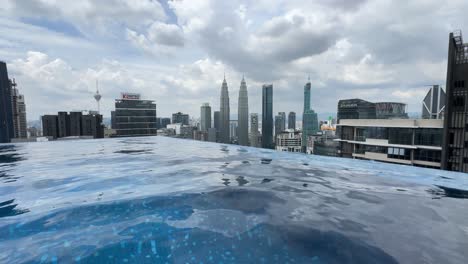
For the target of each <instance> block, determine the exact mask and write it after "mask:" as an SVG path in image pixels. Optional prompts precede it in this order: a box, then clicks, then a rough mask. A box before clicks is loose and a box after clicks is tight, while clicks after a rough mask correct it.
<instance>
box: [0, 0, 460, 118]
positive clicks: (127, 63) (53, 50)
mask: <svg viewBox="0 0 468 264" xmlns="http://www.w3.org/2000/svg"><path fill="white" fill-rule="evenodd" d="M467 11H468V1H461V0H453V1H450V3H444V4H443V5H441V3H440V1H435V0H424V1H423V0H410V1H402V0H397V1H389V0H375V1H367V0H347V1H345V0H315V1H299V0H277V1H266V0H257V1H253V0H252V1H250V0H232V1H216V0H174V1H168V2H166V1H164V2H158V1H150V0H102V1H91V0H82V1H71V0H62V1H50V0H47V1H46V0H5V1H2V4H1V5H0V36H1V37H0V60H4V61H6V62H7V63H8V69H9V74H10V77H11V78H15V79H16V81H17V83H18V84H19V86H18V87H19V88H20V89H21V91H22V92H23V93H24V95H25V97H26V100H27V107H28V119H31V120H34V119H38V118H39V116H40V115H43V114H47V113H55V112H57V111H62V110H80V109H94V108H96V104H95V102H94V101H93V96H92V95H93V93H94V90H95V87H94V86H95V85H94V84H95V80H96V79H99V83H100V90H101V93H102V95H103V99H102V103H101V110H102V112H103V114H104V116H110V111H111V110H112V109H113V102H114V99H115V98H117V97H118V96H119V94H120V92H123V91H129V92H138V93H141V94H142V95H143V97H145V98H149V99H154V100H156V102H157V104H158V115H159V116H170V114H171V113H173V112H177V111H182V112H187V113H189V114H190V115H193V116H195V117H198V116H199V112H200V106H201V104H202V103H204V102H209V103H210V104H211V105H212V107H213V108H214V109H217V108H219V94H220V88H221V82H222V78H223V73H224V72H225V73H226V78H227V81H228V85H229V90H230V97H231V112H232V113H233V114H235V113H236V112H237V97H238V91H239V86H240V80H241V78H242V75H243V74H244V75H245V76H246V81H247V86H248V90H249V103H250V105H249V106H250V112H257V113H260V112H261V98H260V96H261V85H262V84H263V83H273V85H274V111H275V112H289V111H296V112H298V113H300V112H301V110H302V100H303V86H304V84H305V82H306V81H307V76H308V75H309V74H310V76H311V82H312V89H313V90H312V91H313V94H312V107H313V108H314V109H315V110H316V111H317V112H319V113H329V112H335V111H336V105H337V101H338V100H339V99H344V98H363V99H367V100H371V101H398V102H405V103H407V104H408V106H409V111H411V112H418V111H420V109H421V101H422V99H423V98H424V94H425V92H426V90H427V89H428V88H427V87H426V85H428V84H442V85H444V86H445V74H446V54H447V50H446V49H447V45H448V44H447V41H448V34H449V33H450V32H451V31H453V30H457V29H462V30H463V29H465V28H463V27H464V26H465V25H467V24H468V16H466V12H467ZM467 30H468V29H467ZM467 34H468V33H467Z"/></svg>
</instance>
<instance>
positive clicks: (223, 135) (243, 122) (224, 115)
mask: <svg viewBox="0 0 468 264" xmlns="http://www.w3.org/2000/svg"><path fill="white" fill-rule="evenodd" d="M237 114H238V120H237V122H238V126H237V135H238V143H239V145H242V146H248V145H249V131H248V130H249V95H248V92H247V84H246V82H245V79H244V77H242V81H241V85H240V89H239V102H238V110H237ZM229 130H230V106H229V90H228V85H227V82H226V77H224V80H223V84H222V85H221V98H220V127H219V141H220V142H221V143H231V138H230V133H229V132H230V131H229Z"/></svg>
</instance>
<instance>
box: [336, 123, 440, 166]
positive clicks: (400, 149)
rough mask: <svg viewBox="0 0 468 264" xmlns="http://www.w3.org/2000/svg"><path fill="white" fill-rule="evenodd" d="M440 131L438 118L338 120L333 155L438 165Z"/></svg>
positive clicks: (410, 163)
mask: <svg viewBox="0 0 468 264" xmlns="http://www.w3.org/2000/svg"><path fill="white" fill-rule="evenodd" d="M442 132H443V121H442V120H440V119H342V120H340V123H339V124H338V131H337V136H338V139H337V141H338V142H339V147H338V154H337V155H338V156H341V157H347V158H355V159H368V160H377V161H383V162H390V163H398V164H406V165H415V166H422V167H430V168H440V167H441V154H442Z"/></svg>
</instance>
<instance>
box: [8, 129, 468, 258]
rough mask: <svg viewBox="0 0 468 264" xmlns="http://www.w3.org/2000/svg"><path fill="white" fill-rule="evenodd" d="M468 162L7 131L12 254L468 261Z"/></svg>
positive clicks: (184, 141)
mask: <svg viewBox="0 0 468 264" xmlns="http://www.w3.org/2000/svg"><path fill="white" fill-rule="evenodd" d="M467 198H468V175H467V174H461V173H452V172H445V171H440V170H431V169H423V168H415V167H409V166H399V165H392V164H383V163H377V162H371V161H359V160H351V159H340V158H327V157H318V156H311V155H302V154H290V153H280V152H275V151H270V150H264V149H255V148H248V147H240V146H235V145H222V144H214V143H206V142H198V141H191V140H181V139H173V138H164V137H143V138H128V139H103V140H81V141H80V140H78V141H63V142H61V141H56V142H41V143H29V144H16V145H15V144H11V145H10V144H8V145H0V263H467V262H466V261H467V259H468V250H467V249H468V220H467V219H468V199H467Z"/></svg>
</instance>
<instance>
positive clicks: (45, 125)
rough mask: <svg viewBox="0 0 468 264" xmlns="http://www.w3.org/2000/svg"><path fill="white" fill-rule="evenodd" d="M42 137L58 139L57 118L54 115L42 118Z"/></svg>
mask: <svg viewBox="0 0 468 264" xmlns="http://www.w3.org/2000/svg"><path fill="white" fill-rule="evenodd" d="M42 135H43V136H44V137H52V138H54V139H56V138H58V137H59V135H58V118H57V116H56V115H44V116H42Z"/></svg>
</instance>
